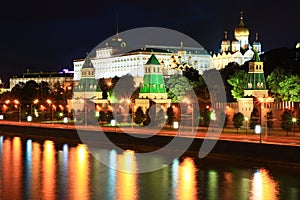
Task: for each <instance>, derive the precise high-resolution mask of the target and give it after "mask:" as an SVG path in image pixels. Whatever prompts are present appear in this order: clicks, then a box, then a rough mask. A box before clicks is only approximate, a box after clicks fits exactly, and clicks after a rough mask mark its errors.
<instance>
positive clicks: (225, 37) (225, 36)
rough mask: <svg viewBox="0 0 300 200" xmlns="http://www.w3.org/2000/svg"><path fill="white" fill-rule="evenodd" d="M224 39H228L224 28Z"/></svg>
mask: <svg viewBox="0 0 300 200" xmlns="http://www.w3.org/2000/svg"><path fill="white" fill-rule="evenodd" d="M224 39H225V40H227V39H228V32H227V31H226V30H225V31H224Z"/></svg>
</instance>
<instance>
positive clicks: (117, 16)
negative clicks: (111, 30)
mask: <svg viewBox="0 0 300 200" xmlns="http://www.w3.org/2000/svg"><path fill="white" fill-rule="evenodd" d="M116 36H117V37H119V15H118V14H116Z"/></svg>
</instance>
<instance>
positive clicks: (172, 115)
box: [167, 106, 175, 127]
mask: <svg viewBox="0 0 300 200" xmlns="http://www.w3.org/2000/svg"><path fill="white" fill-rule="evenodd" d="M174 118H175V113H174V110H173V108H172V106H170V107H168V109H167V124H168V125H169V126H170V127H171V126H172V125H173V122H174Z"/></svg>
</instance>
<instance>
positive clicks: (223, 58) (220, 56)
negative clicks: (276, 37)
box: [211, 12, 262, 70]
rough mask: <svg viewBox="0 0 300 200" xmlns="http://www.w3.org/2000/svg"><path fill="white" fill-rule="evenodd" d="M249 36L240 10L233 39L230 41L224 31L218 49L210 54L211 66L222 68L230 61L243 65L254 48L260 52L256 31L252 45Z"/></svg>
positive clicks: (249, 57) (249, 58)
mask: <svg viewBox="0 0 300 200" xmlns="http://www.w3.org/2000/svg"><path fill="white" fill-rule="evenodd" d="M249 36H250V30H249V29H248V28H247V27H246V25H245V23H244V17H243V12H241V16H240V23H239V25H238V26H237V27H236V28H235V29H234V39H233V40H232V41H230V40H229V38H228V32H227V31H225V34H224V38H223V40H222V42H221V48H220V51H219V52H217V53H214V54H212V55H211V56H212V58H211V60H212V64H213V68H216V69H218V70H219V69H222V68H224V67H225V66H226V65H227V64H228V63H230V62H236V63H238V64H239V65H243V64H244V63H245V62H246V61H249V60H251V59H252V58H253V55H254V50H255V51H257V52H258V53H259V54H261V53H262V48H261V43H260V41H259V39H258V33H256V34H255V40H254V41H253V43H252V45H250V42H249Z"/></svg>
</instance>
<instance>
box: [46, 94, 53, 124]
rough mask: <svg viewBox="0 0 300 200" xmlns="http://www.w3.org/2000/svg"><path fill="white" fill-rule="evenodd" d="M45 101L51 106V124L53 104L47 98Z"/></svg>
mask: <svg viewBox="0 0 300 200" xmlns="http://www.w3.org/2000/svg"><path fill="white" fill-rule="evenodd" d="M46 102H47V103H48V104H49V106H51V123H52V124H53V106H54V105H51V104H52V101H51V100H50V99H47V100H46Z"/></svg>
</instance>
